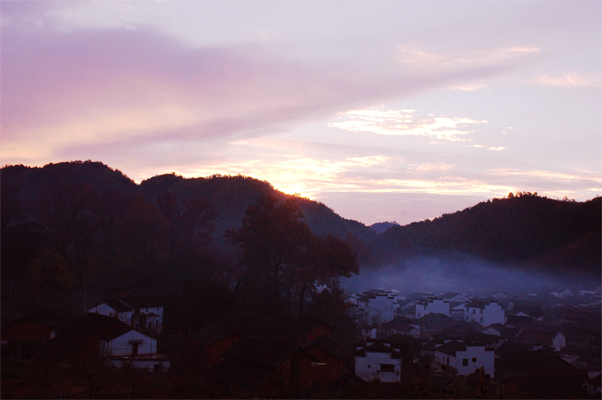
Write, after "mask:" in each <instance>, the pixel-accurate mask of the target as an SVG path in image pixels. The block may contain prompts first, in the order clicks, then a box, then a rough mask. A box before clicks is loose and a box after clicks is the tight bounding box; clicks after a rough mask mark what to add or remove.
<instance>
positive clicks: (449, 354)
mask: <svg viewBox="0 0 602 400" xmlns="http://www.w3.org/2000/svg"><path fill="white" fill-rule="evenodd" d="M435 361H437V362H438V363H440V364H442V365H449V366H452V367H454V368H455V369H456V370H457V371H458V375H460V376H466V375H468V374H470V373H473V372H474V371H475V367H476V368H481V367H483V368H484V369H485V373H487V374H489V375H490V376H491V377H492V378H493V377H494V373H495V370H494V369H495V368H494V367H495V366H494V351H493V349H490V348H487V347H485V345H484V344H482V343H466V342H463V341H457V340H453V341H449V342H447V343H445V344H443V345H441V346H438V347H436V348H435Z"/></svg>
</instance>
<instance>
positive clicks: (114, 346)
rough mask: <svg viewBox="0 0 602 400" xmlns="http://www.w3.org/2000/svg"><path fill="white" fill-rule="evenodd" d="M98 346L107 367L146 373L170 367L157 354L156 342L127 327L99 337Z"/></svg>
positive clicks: (166, 360) (163, 358)
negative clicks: (142, 370)
mask: <svg viewBox="0 0 602 400" xmlns="http://www.w3.org/2000/svg"><path fill="white" fill-rule="evenodd" d="M99 346H100V354H101V355H102V357H103V359H104V360H105V364H106V365H108V366H113V367H117V368H122V367H129V368H135V369H144V370H147V371H167V370H169V367H170V362H169V359H168V358H167V357H166V356H165V355H163V354H157V340H156V339H154V338H152V337H150V336H148V335H146V334H144V333H142V332H140V331H137V330H135V329H132V328H131V327H129V326H125V325H124V326H123V327H120V329H117V330H114V331H112V332H110V333H108V334H106V335H104V336H102V337H100V338H99Z"/></svg>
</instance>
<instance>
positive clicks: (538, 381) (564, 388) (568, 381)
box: [502, 374, 589, 399]
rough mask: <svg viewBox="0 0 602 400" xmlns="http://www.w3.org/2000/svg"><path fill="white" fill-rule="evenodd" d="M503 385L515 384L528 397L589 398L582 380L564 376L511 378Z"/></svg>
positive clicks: (504, 381)
mask: <svg viewBox="0 0 602 400" xmlns="http://www.w3.org/2000/svg"><path fill="white" fill-rule="evenodd" d="M502 383H503V384H505V385H508V384H509V383H513V384H515V385H516V386H517V387H518V389H519V390H520V391H521V392H523V393H525V394H526V395H527V396H528V397H532V396H535V398H550V399H563V398H564V399H585V398H589V396H588V394H587V391H586V389H585V388H584V387H583V384H584V383H585V382H584V381H582V379H580V378H578V377H573V376H566V375H562V374H558V375H556V374H551V375H544V376H533V375H531V376H510V377H508V378H506V379H504V380H503V381H502Z"/></svg>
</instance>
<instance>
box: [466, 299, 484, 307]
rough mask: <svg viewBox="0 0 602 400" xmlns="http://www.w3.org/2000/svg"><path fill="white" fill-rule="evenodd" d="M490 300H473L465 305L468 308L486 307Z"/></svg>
mask: <svg viewBox="0 0 602 400" xmlns="http://www.w3.org/2000/svg"><path fill="white" fill-rule="evenodd" d="M488 303H489V302H488V301H483V300H471V301H469V302H468V303H466V305H465V306H464V307H466V308H485V306H486V305H487V304H488Z"/></svg>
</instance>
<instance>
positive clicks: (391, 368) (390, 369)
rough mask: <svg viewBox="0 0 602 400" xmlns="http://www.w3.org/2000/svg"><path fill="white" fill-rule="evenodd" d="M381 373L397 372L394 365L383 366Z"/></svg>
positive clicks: (381, 366)
mask: <svg viewBox="0 0 602 400" xmlns="http://www.w3.org/2000/svg"><path fill="white" fill-rule="evenodd" d="M380 371H381V372H395V366H394V365H393V364H381V365H380Z"/></svg>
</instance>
